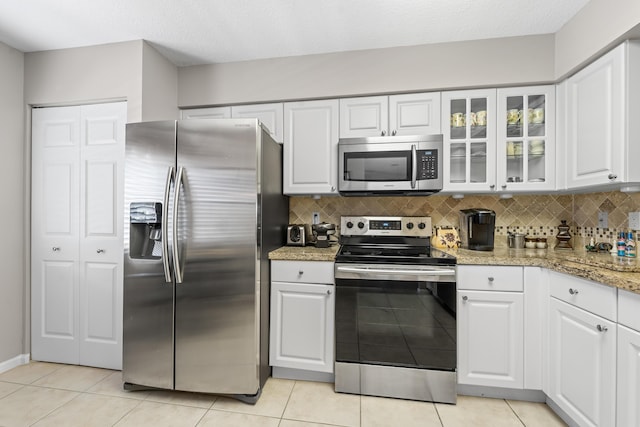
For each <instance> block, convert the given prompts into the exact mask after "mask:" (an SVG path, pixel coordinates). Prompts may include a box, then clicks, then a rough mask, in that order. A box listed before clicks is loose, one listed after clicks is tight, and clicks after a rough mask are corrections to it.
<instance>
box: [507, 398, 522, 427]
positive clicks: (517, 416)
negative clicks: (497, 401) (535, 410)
mask: <svg viewBox="0 0 640 427" xmlns="http://www.w3.org/2000/svg"><path fill="white" fill-rule="evenodd" d="M504 402H505V403H506V404H507V406H508V407H509V409H511V412H513V414H514V415H515V416H516V418H517V419H518V421H520V422H521V423H522V425H523V426H524V427H527V425H526V424H525V423H524V421H522V419H521V418H520V416H519V415H518V413H517V412H516V411H515V410H514V409H513V407H512V406H511V405H510V404H509V401H508V400H507V399H504Z"/></svg>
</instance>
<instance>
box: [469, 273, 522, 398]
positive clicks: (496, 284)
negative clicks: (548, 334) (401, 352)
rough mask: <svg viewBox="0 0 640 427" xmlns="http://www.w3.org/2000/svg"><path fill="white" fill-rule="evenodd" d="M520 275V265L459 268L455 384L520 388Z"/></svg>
mask: <svg viewBox="0 0 640 427" xmlns="http://www.w3.org/2000/svg"><path fill="white" fill-rule="evenodd" d="M522 272H523V269H522V267H485V266H482V267H479V266H478V267H476V266H458V296H457V298H458V303H457V321H458V383H459V384H465V385H480V386H493V387H506V388H516V389H522V388H523V384H524V337H523V332H524V295H523V292H522V291H523V273H522ZM478 289H486V290H478Z"/></svg>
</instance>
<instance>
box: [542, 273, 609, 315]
mask: <svg viewBox="0 0 640 427" xmlns="http://www.w3.org/2000/svg"><path fill="white" fill-rule="evenodd" d="M549 291H550V293H551V296H553V297H556V298H558V299H560V300H562V301H564V302H566V303H569V304H572V305H575V306H576V307H580V308H582V309H584V310H587V311H590V312H591V313H594V314H597V315H599V316H602V317H604V318H606V319H609V320H612V321H614V322H615V321H616V320H617V311H618V310H617V289H616V288H614V287H611V286H607V285H602V284H599V283H596V282H592V281H590V280H585V279H581V278H578V277H573V276H568V275H566V274H561V273H556V272H553V271H551V272H549Z"/></svg>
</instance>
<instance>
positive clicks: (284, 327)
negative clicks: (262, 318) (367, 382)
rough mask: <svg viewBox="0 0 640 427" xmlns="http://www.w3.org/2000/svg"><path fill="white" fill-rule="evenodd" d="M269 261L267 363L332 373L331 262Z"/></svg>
mask: <svg viewBox="0 0 640 427" xmlns="http://www.w3.org/2000/svg"><path fill="white" fill-rule="evenodd" d="M271 264H272V282H271V325H270V328H271V329H270V346H269V364H270V365H271V366H274V367H280V368H290V369H299V370H304V371H313V372H324V373H329V374H332V373H333V363H334V345H333V342H334V310H335V292H334V286H333V262H295V261H272V263H271ZM329 272H330V273H329ZM279 278H285V279H291V278H292V279H291V280H289V281H286V282H285V281H278V279H279ZM316 282H318V283H316Z"/></svg>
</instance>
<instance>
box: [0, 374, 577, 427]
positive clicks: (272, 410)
mask: <svg viewBox="0 0 640 427" xmlns="http://www.w3.org/2000/svg"><path fill="white" fill-rule="evenodd" d="M32 425H33V426H37V427H43V426H65V427H67V426H68V427H74V426H78V427H90V426H118V427H123V426H135V427H143V426H154V427H162V426H171V427H178V426H198V427H214V426H215V427H224V426H234V427H237V426H242V427H244V426H247V427H254V426H256V427H257V426H267V427H330V426H344V427H360V426H361V427H378V426H379V427H386V426H394V427H395V426H402V427H412V426H420V427H431V426H438V427H442V426H444V427H455V426H464V427H472V426H491V427H500V426H514V427H522V426H527V427H537V426H544V427H550V426H563V425H565V424H564V423H563V422H562V421H561V420H560V419H559V418H558V417H557V416H556V415H555V414H554V413H553V412H552V411H551V410H550V409H549V408H548V407H547V406H546V405H545V404H543V403H530V402H519V401H511V400H502V399H486V398H479V397H468V396H459V397H458V404H457V405H445V404H433V403H428V402H414V401H408V400H398V399H385V398H379V397H369V396H355V395H349V394H342V393H335V392H334V391H333V384H326V383H315V382H307V381H292V380H283V379H276V378H270V379H269V380H268V381H267V383H266V385H265V387H264V390H263V392H262V396H261V397H260V399H259V400H258V402H257V403H256V404H255V405H249V404H246V403H242V402H239V401H236V400H233V399H228V398H224V397H217V396H212V395H202V394H193V393H181V392H169V391H142V392H139V391H138V392H127V391H124V390H123V389H122V380H121V373H120V372H119V371H109V370H106V369H95V368H87V367H82V366H69V365H60V364H55V363H42V362H32V363H30V364H28V365H23V366H19V367H17V368H14V369H12V370H10V371H7V372H4V373H2V374H0V426H2V427H14V426H32Z"/></svg>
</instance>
